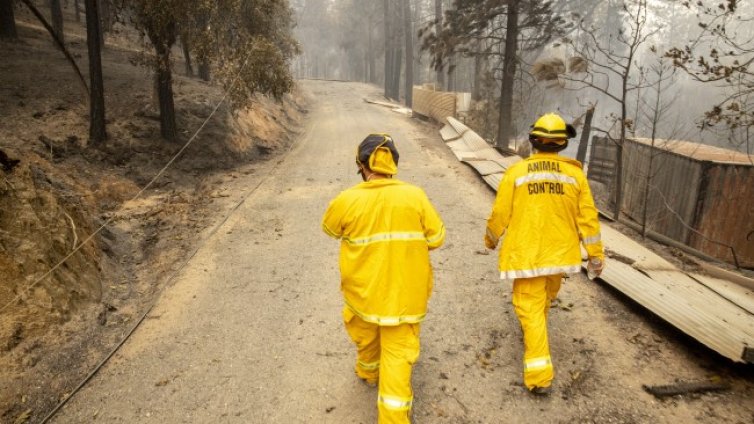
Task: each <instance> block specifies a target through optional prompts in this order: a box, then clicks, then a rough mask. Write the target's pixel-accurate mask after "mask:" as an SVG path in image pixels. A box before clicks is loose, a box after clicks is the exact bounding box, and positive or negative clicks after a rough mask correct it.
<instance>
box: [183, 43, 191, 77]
mask: <svg viewBox="0 0 754 424" xmlns="http://www.w3.org/2000/svg"><path fill="white" fill-rule="evenodd" d="M181 48H182V49H183V59H184V63H185V64H186V76H189V77H193V76H194V66H193V65H192V63H191V45H190V44H189V41H188V37H187V36H181Z"/></svg>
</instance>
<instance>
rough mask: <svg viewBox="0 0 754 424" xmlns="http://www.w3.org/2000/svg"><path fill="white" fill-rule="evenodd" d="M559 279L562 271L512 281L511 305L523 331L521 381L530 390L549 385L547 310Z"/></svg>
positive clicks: (550, 371) (549, 359) (556, 293)
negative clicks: (522, 369)
mask: <svg viewBox="0 0 754 424" xmlns="http://www.w3.org/2000/svg"><path fill="white" fill-rule="evenodd" d="M562 279H563V274H555V275H545V276H541V277H534V278H517V279H515V280H514V281H513V307H514V309H515V310H516V315H517V316H518V320H519V321H520V322H521V330H522V332H523V333H524V384H525V385H526V388H527V389H529V390H531V389H533V388H534V387H549V386H550V384H552V379H553V377H554V372H553V367H552V359H551V358H550V346H549V344H548V343H547V312H548V311H549V309H550V302H551V301H552V300H553V299H555V298H556V297H557V296H558V291H559V290H560V282H561V280H562Z"/></svg>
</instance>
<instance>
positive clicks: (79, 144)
mask: <svg viewBox="0 0 754 424" xmlns="http://www.w3.org/2000/svg"><path fill="white" fill-rule="evenodd" d="M72 7H73V6H72V5H71V8H72ZM18 9H20V8H17V20H18V21H19V26H18V29H19V36H20V39H19V40H18V41H15V42H1V43H0V51H2V56H3V60H2V61H0V151H1V152H2V153H4V154H5V155H6V157H0V159H3V161H0V162H4V163H3V165H0V276H1V278H0V308H2V309H0V369H2V370H3V372H2V375H1V376H0V421H1V422H8V421H11V422H13V421H15V420H17V419H21V422H23V420H24V419H25V418H24V417H26V418H28V417H32V416H35V417H37V416H38V414H39V413H40V412H42V411H44V410H49V408H50V407H51V405H54V403H55V402H57V401H58V400H59V397H60V396H65V395H66V390H69V389H70V388H71V387H72V386H73V385H74V384H73V383H75V382H76V381H77V380H79V379H80V378H81V377H82V376H83V375H85V374H86V373H87V372H88V370H89V369H91V367H92V366H93V365H94V364H96V362H98V361H99V360H100V359H101V358H102V355H103V353H104V352H105V351H107V350H109V349H110V348H111V347H112V346H113V344H114V343H115V342H116V341H117V340H118V339H119V337H120V336H121V335H122V333H123V331H124V329H126V328H129V327H130V326H131V325H132V323H133V322H134V320H135V319H136V318H137V317H138V316H139V314H140V312H141V311H142V310H143V309H144V308H145V307H146V305H148V304H149V303H151V301H152V299H153V298H154V296H155V295H156V294H157V293H158V291H159V290H160V289H161V284H163V283H164V281H165V278H164V275H165V274H167V273H168V272H169V271H170V270H171V269H172V268H173V267H174V266H175V265H176V264H177V263H178V261H179V260H180V259H181V258H183V257H184V256H185V255H186V254H187V252H189V251H190V250H191V248H192V247H193V246H195V245H196V243H197V242H198V240H199V235H200V234H201V231H202V230H203V229H206V228H207V227H209V226H210V225H212V224H213V223H214V222H215V221H216V220H217V219H218V212H219V211H218V209H220V206H218V205H217V202H216V200H217V199H221V198H223V197H224V196H225V195H226V194H225V193H224V192H223V191H222V189H220V188H218V186H219V182H220V181H224V179H225V178H227V175H229V173H231V171H237V172H245V173H250V172H253V168H248V164H250V163H254V162H257V161H260V160H264V159H265V158H267V157H270V156H272V155H274V154H275V152H276V151H278V150H280V149H282V148H284V147H286V146H287V145H288V144H289V142H290V140H291V138H292V134H293V133H295V131H296V128H297V126H298V122H299V121H300V120H301V117H302V115H303V113H305V109H304V103H305V100H304V99H303V97H302V96H301V95H298V94H293V95H289V96H286V97H285V98H284V99H283V100H282V102H275V101H272V100H270V99H267V98H263V97H259V98H257V99H256V100H255V103H254V106H253V107H252V108H251V109H250V110H246V111H241V112H238V113H233V112H231V111H229V110H228V109H227V107H226V106H225V105H223V106H221V107H220V109H219V110H218V112H217V113H216V114H215V115H214V116H213V117H212V118H211V119H210V120H209V122H208V123H207V125H206V126H205V128H204V129H203V130H202V132H201V133H200V135H199V136H198V137H197V138H196V139H195V140H194V141H193V143H192V144H191V145H190V147H189V148H188V149H187V150H186V151H185V152H184V153H183V154H182V155H181V156H180V157H179V158H178V159H177V160H176V161H175V162H174V163H173V165H172V166H171V167H170V168H169V169H168V170H167V171H166V172H165V173H164V174H163V175H162V177H160V178H159V179H158V180H156V181H155V183H154V184H153V185H152V186H151V188H150V189H149V190H147V191H145V192H144V193H143V194H142V195H140V196H138V197H136V198H135V196H136V195H137V193H139V190H140V189H141V188H142V187H144V186H145V185H146V184H147V183H148V182H149V181H150V180H152V178H153V177H154V176H155V175H156V174H157V173H158V171H159V170H160V169H162V167H163V166H164V165H165V164H166V163H167V162H168V160H169V159H170V158H171V157H173V155H174V154H176V153H177V152H178V151H179V149H180V148H181V147H182V146H183V144H184V143H185V142H186V141H187V140H188V139H189V138H190V136H191V135H193V134H194V132H195V131H196V130H197V129H198V128H199V127H200V125H201V123H202V122H203V121H204V120H205V118H206V117H207V116H209V115H210V113H211V112H212V109H213V108H214V106H215V104H216V103H217V102H218V101H219V100H220V99H221V98H222V92H221V91H220V89H219V88H217V87H215V86H213V85H212V84H208V83H205V82H203V81H200V80H197V79H194V78H190V77H185V76H183V75H182V73H181V72H180V71H178V72H176V73H175V74H174V90H175V101H176V109H177V118H178V126H179V128H180V129H181V130H182V134H181V137H180V140H179V141H178V142H176V143H167V142H165V141H162V140H160V130H159V121H158V115H157V112H156V107H155V105H154V102H153V96H152V94H151V88H152V85H151V76H150V73H149V72H148V70H146V69H145V68H142V67H138V66H135V65H134V64H133V63H134V62H135V61H134V57H135V56H136V55H137V54H138V46H139V45H140V41H139V40H138V38H137V37H136V36H135V34H132V33H130V32H129V31H128V30H127V29H125V28H120V29H118V28H116V31H115V32H114V33H113V34H110V35H109V36H108V39H107V46H106V48H105V50H104V53H103V54H104V56H103V67H104V75H105V89H106V111H107V122H108V126H107V130H108V135H109V138H108V141H107V142H106V143H104V144H103V145H97V146H94V145H88V143H87V139H88V136H87V134H88V106H87V105H86V99H85V98H84V96H83V94H82V90H81V88H80V86H79V85H78V82H77V81H76V79H75V77H74V74H73V71H72V69H71V68H70V65H69V64H68V63H67V62H66V61H65V59H64V58H63V55H62V54H61V53H60V52H59V51H57V50H55V49H54V47H53V46H52V43H51V41H50V39H49V35H48V34H47V33H46V32H45V31H44V30H43V29H42V28H41V26H40V25H39V24H38V23H37V22H36V21H34V20H33V18H32V17H31V16H29V15H28V14H27V13H25V12H24V10H23V9H20V10H18ZM72 13H73V12H72V10H66V22H65V24H66V39H67V45H68V47H69V48H70V50H71V52H72V53H73V55H74V57H76V58H77V60H78V61H79V67H80V68H81V69H82V70H86V69H87V68H88V66H87V64H86V57H87V55H86V40H85V33H84V28H83V27H82V25H81V24H79V23H76V22H75V19H74V18H73V15H72ZM174 69H175V70H176V71H177V70H179V69H181V70H182V69H183V63H182V61H181V60H180V59H176V61H175V63H174ZM0 156H2V155H0ZM5 159H8V160H7V161H6V160H5ZM231 175H232V174H231ZM108 220H110V221H109V224H108V225H106V226H105V227H104V228H102V230H101V231H99V232H97V230H98V229H99V228H100V227H101V226H102V225H103V224H105V223H108ZM92 234H95V235H94V236H93V237H92V238H91V240H90V241H88V242H87V239H88V238H89V237H90V235H92ZM69 255H70V257H69V258H68V259H67V260H66V261H65V262H64V263H63V264H62V265H60V266H58V267H57V268H54V267H55V266H56V265H57V264H58V263H60V262H61V261H62V260H63V259H64V258H66V257H67V256H69ZM53 268H54V270H53V271H52V272H50V270H51V269H53Z"/></svg>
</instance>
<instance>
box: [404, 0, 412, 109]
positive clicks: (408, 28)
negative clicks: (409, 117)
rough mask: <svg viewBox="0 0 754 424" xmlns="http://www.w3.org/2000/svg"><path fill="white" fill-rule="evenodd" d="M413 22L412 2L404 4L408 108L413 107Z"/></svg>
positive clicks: (406, 0) (407, 1) (406, 1)
mask: <svg viewBox="0 0 754 424" xmlns="http://www.w3.org/2000/svg"><path fill="white" fill-rule="evenodd" d="M411 24H412V22H411V0H405V1H404V2H403V37H404V38H405V39H406V77H405V80H404V81H405V87H406V88H405V96H406V106H407V107H409V108H410V107H411V106H412V102H413V89H414V31H413V29H412V25H411Z"/></svg>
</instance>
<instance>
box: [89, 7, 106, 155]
mask: <svg viewBox="0 0 754 424" xmlns="http://www.w3.org/2000/svg"><path fill="white" fill-rule="evenodd" d="M100 32H101V29H100V19H99V13H98V9H97V0H86V45H87V48H88V50H89V85H90V86H91V88H90V90H89V140H90V141H91V142H93V143H101V142H103V141H104V140H105V138H107V132H106V128H105V87H104V84H103V82H102V59H101V54H100Z"/></svg>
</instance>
